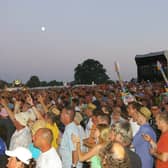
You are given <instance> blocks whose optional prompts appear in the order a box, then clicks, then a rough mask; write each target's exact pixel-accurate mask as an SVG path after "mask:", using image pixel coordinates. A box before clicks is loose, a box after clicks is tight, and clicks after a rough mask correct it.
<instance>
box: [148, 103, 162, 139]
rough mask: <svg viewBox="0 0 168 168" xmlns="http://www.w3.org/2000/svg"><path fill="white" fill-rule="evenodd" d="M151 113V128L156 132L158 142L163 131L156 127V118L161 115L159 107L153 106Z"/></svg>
mask: <svg viewBox="0 0 168 168" xmlns="http://www.w3.org/2000/svg"><path fill="white" fill-rule="evenodd" d="M151 112H152V117H151V118H150V120H149V124H150V125H151V127H152V128H153V130H154V131H155V133H156V137H157V141H158V140H159V138H160V134H161V131H160V130H159V129H158V128H157V125H156V116H157V114H159V112H160V109H159V107H158V106H152V107H151Z"/></svg>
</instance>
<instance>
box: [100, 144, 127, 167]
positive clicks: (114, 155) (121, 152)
mask: <svg viewBox="0 0 168 168" xmlns="http://www.w3.org/2000/svg"><path fill="white" fill-rule="evenodd" d="M99 156H100V158H101V160H102V168H130V160H129V157H128V155H127V152H126V151H125V149H124V147H123V146H122V145H121V144H120V143H117V142H109V143H108V144H107V145H106V146H105V147H103V148H102V149H101V150H100V153H99Z"/></svg>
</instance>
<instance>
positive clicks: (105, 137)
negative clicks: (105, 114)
mask: <svg viewBox="0 0 168 168" xmlns="http://www.w3.org/2000/svg"><path fill="white" fill-rule="evenodd" d="M97 129H98V130H99V132H100V136H99V141H100V143H101V142H102V143H103V142H108V141H109V134H110V130H111V129H110V126H108V125H107V124H98V125H97Z"/></svg>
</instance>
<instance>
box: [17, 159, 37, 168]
mask: <svg viewBox="0 0 168 168" xmlns="http://www.w3.org/2000/svg"><path fill="white" fill-rule="evenodd" d="M16 160H17V161H18V162H22V161H21V160H19V159H18V158H17V157H16ZM22 163H23V162H22ZM23 165H24V168H35V167H36V161H35V160H34V159H31V160H30V161H29V164H28V165H27V164H25V163H23Z"/></svg>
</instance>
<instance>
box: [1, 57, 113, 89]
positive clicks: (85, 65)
mask: <svg viewBox="0 0 168 168" xmlns="http://www.w3.org/2000/svg"><path fill="white" fill-rule="evenodd" d="M93 82H94V83H95V84H102V83H111V82H112V81H111V80H110V78H109V76H108V75H107V74H106V69H105V68H104V67H103V65H102V64H101V63H100V62H99V61H98V60H94V59H87V60H85V61H83V62H82V63H81V64H78V65H77V66H76V68H75V69H74V81H72V82H70V83H71V84H92V83H93ZM14 85H18V86H19V85H20V83H19V82H18V84H17V83H15V82H12V83H8V82H6V81H3V80H1V81H0V88H1V89H2V88H4V87H5V86H8V87H9V86H14ZM24 85H25V86H27V87H30V88H32V87H39V86H61V85H63V82H62V81H57V80H52V81H50V82H47V81H40V79H39V77H38V76H36V75H33V76H31V77H30V79H29V80H28V81H27V82H26V83H25V84H24Z"/></svg>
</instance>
